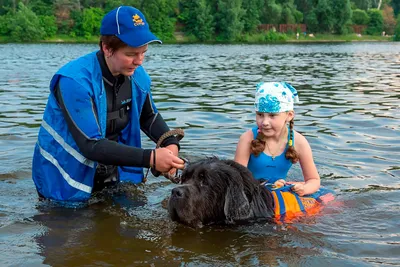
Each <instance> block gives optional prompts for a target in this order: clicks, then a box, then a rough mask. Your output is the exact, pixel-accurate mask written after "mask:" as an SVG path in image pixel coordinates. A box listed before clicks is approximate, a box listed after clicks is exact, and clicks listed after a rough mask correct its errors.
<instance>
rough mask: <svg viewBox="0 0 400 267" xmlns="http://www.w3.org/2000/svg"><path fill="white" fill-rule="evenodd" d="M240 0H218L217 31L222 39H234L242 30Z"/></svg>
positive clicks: (242, 13)
mask: <svg viewBox="0 0 400 267" xmlns="http://www.w3.org/2000/svg"><path fill="white" fill-rule="evenodd" d="M241 6H242V0H218V8H219V10H218V12H217V14H216V20H217V25H218V28H217V30H218V33H219V37H220V40H222V41H234V40H236V39H237V38H238V37H239V35H240V34H241V32H242V30H243V23H242V18H243V15H244V10H243V9H242V7H241Z"/></svg>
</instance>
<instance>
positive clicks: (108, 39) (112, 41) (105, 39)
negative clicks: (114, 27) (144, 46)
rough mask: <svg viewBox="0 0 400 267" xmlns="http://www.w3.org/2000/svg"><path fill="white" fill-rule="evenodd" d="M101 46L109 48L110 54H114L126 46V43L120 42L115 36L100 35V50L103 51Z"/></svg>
mask: <svg viewBox="0 0 400 267" xmlns="http://www.w3.org/2000/svg"><path fill="white" fill-rule="evenodd" d="M103 44H105V45H106V46H107V47H109V48H110V50H111V52H112V53H113V54H114V53H115V52H116V51H117V50H118V49H121V48H124V47H126V46H128V45H127V44H126V43H124V42H122V41H121V40H120V39H119V38H118V37H117V36H115V35H101V36H100V42H99V46H100V50H101V51H103ZM103 52H104V51H103Z"/></svg>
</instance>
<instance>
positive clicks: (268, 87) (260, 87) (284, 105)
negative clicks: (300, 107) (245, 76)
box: [254, 82, 299, 113]
mask: <svg viewBox="0 0 400 267" xmlns="http://www.w3.org/2000/svg"><path fill="white" fill-rule="evenodd" d="M298 102H299V97H298V95H297V91H296V89H294V88H293V86H291V85H290V84H288V83H286V82H269V83H264V82H261V83H259V84H257V90H256V97H255V102H254V107H255V109H256V111H257V112H265V113H279V112H286V111H291V110H293V106H294V103H298Z"/></svg>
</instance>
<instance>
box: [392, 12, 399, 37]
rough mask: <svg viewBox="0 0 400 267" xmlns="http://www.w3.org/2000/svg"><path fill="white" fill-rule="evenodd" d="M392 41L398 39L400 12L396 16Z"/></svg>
mask: <svg viewBox="0 0 400 267" xmlns="http://www.w3.org/2000/svg"><path fill="white" fill-rule="evenodd" d="M393 40H394V41H400V14H399V15H398V16H397V24H396V28H395V29H394V36H393Z"/></svg>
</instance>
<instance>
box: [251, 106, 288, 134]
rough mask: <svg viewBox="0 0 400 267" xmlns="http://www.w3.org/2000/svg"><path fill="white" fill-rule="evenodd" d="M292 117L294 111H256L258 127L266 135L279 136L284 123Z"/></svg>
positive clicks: (284, 125)
mask: <svg viewBox="0 0 400 267" xmlns="http://www.w3.org/2000/svg"><path fill="white" fill-rule="evenodd" d="M293 118H294V111H288V112H279V113H263V112H256V122H257V126H258V129H260V131H261V132H262V133H263V134H264V135H265V136H267V137H273V136H280V134H281V133H282V131H283V130H284V129H285V127H286V123H288V122H290V121H291V120H292V119H293Z"/></svg>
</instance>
